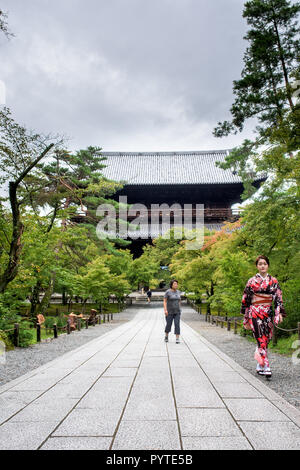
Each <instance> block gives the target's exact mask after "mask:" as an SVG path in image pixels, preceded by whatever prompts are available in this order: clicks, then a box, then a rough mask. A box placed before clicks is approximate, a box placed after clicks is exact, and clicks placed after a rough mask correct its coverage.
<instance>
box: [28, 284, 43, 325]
mask: <svg viewBox="0 0 300 470" xmlns="http://www.w3.org/2000/svg"><path fill="white" fill-rule="evenodd" d="M41 288H42V286H41V281H40V280H38V281H37V283H36V285H35V286H34V287H33V289H32V294H31V296H30V298H29V300H30V303H31V307H30V316H31V317H34V315H35V313H36V307H37V305H39V304H40V292H41Z"/></svg>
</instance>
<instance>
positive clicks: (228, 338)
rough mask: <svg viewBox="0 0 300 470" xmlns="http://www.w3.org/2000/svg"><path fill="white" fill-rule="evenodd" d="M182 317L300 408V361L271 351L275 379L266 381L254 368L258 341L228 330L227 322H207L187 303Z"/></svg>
mask: <svg viewBox="0 0 300 470" xmlns="http://www.w3.org/2000/svg"><path fill="white" fill-rule="evenodd" d="M182 320H183V321H184V322H186V323H187V324H188V325H189V326H191V327H192V328H193V329H194V330H196V331H197V332H198V333H200V334H201V335H202V336H203V337H204V338H206V339H207V340H208V341H210V342H211V343H212V344H214V345H215V346H216V347H218V348H219V349H220V350H221V351H223V352H224V353H225V354H227V355H228V356H229V357H231V358H232V359H234V360H235V361H236V362H237V363H238V364H239V365H241V366H242V367H244V369H246V370H247V371H248V372H250V373H252V374H253V375H254V376H255V377H258V378H259V380H261V381H262V382H263V383H264V384H266V385H268V386H269V387H270V388H271V389H273V390H274V391H275V392H276V393H278V394H279V395H281V396H282V397H283V398H284V399H285V400H287V401H288V402H289V403H291V404H292V405H294V406H296V407H298V408H300V386H299V384H300V363H298V364H293V362H292V358H291V357H286V356H283V355H281V354H277V353H274V352H271V351H269V353H268V357H269V360H270V365H271V369H272V379H271V380H270V381H266V379H265V378H264V377H259V376H258V375H257V373H256V371H255V368H256V364H257V362H256V360H255V359H254V357H253V356H254V350H255V343H251V342H249V341H248V340H247V339H246V338H243V337H242V336H240V335H239V334H237V335H235V334H234V333H233V331H227V329H226V327H225V326H224V328H221V327H220V326H219V327H217V326H215V325H211V324H210V323H207V322H205V317H204V315H199V314H198V313H196V312H195V311H194V310H193V309H191V308H190V307H187V306H183V311H182Z"/></svg>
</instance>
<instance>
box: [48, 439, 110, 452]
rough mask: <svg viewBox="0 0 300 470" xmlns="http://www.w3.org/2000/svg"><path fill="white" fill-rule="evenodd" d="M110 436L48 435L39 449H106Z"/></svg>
mask: <svg viewBox="0 0 300 470" xmlns="http://www.w3.org/2000/svg"><path fill="white" fill-rule="evenodd" d="M110 443H111V437H82V436H80V437H50V438H49V439H48V440H47V442H45V444H44V445H43V446H42V447H41V450H107V449H108V448H109V446H110Z"/></svg>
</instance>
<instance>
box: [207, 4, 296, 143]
mask: <svg viewBox="0 0 300 470" xmlns="http://www.w3.org/2000/svg"><path fill="white" fill-rule="evenodd" d="M299 12H300V2H296V3H294V4H292V3H291V2H290V1H289V0H250V1H247V2H246V3H245V7H244V11H243V17H244V18H246V19H247V23H248V25H249V26H250V29H249V31H248V32H247V34H246V36H245V37H244V39H246V40H247V41H248V43H249V45H248V47H247V49H246V52H245V55H244V69H243V70H242V74H241V75H242V78H241V79H240V80H235V81H234V82H233V92H234V95H235V96H236V98H235V101H234V103H233V105H232V107H231V115H232V120H231V121H224V122H223V123H222V122H219V123H218V126H217V127H216V128H215V129H214V135H215V136H216V137H223V136H226V135H229V134H231V133H234V134H237V133H238V132H241V131H242V130H243V128H244V125H245V122H246V121H247V120H248V119H250V118H257V120H258V122H259V127H257V131H258V133H259V136H260V137H262V138H263V139H264V138H265V137H266V134H265V131H266V129H268V127H270V126H271V127H273V126H276V125H278V124H279V123H280V122H281V121H282V119H283V117H284V115H285V113H286V112H294V110H295V105H294V103H293V100H292V95H293V92H294V90H293V88H292V83H291V78H292V76H293V75H294V74H295V72H296V70H297V67H298V66H299V58H300V40H299V33H300V28H299V25H298V20H299V18H298V14H299Z"/></svg>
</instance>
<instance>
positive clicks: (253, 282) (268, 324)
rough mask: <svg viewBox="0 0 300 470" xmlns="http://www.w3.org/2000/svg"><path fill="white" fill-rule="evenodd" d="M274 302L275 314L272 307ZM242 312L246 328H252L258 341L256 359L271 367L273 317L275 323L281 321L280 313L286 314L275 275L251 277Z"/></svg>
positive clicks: (246, 289)
mask: <svg viewBox="0 0 300 470" xmlns="http://www.w3.org/2000/svg"><path fill="white" fill-rule="evenodd" d="M272 302H274V314H273V309H272ZM241 314H242V315H244V322H243V324H244V326H245V328H249V327H250V328H251V329H252V332H253V336H254V338H255V339H256V341H257V349H256V351H255V356H254V357H255V359H256V360H257V361H258V363H259V364H260V365H265V366H266V367H269V361H268V356H267V348H268V343H269V341H270V340H271V338H272V333H273V323H272V320H273V317H274V323H275V325H278V323H279V315H280V314H281V315H282V316H283V317H285V316H286V313H285V310H284V307H283V303H282V292H281V289H280V286H279V284H278V281H277V279H276V278H275V277H272V276H270V274H267V276H266V277H265V278H263V277H262V276H261V275H260V274H259V273H257V274H256V275H255V276H254V277H251V278H250V279H249V280H248V282H247V284H246V287H245V290H244V294H243V298H242V307H241Z"/></svg>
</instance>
